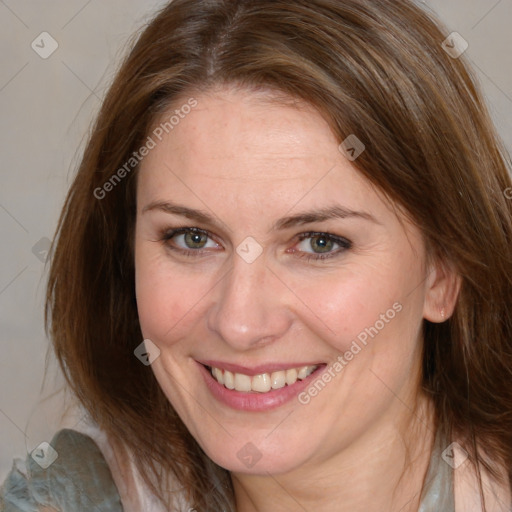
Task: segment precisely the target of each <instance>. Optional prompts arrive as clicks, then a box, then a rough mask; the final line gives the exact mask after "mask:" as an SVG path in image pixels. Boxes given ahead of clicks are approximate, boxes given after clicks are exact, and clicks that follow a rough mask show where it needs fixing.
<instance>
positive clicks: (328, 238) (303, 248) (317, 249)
mask: <svg viewBox="0 0 512 512" xmlns="http://www.w3.org/2000/svg"><path fill="white" fill-rule="evenodd" d="M299 239H300V242H299V243H298V244H297V245H296V246H295V247H296V250H294V251H293V252H301V253H302V254H298V256H299V257H301V258H306V259H326V258H331V257H334V256H336V255H338V254H339V253H342V252H344V251H345V250H347V249H350V248H351V247H352V243H351V242H350V241H349V240H347V239H346V238H343V237H339V236H336V235H331V234H329V233H302V234H301V235H299Z"/></svg>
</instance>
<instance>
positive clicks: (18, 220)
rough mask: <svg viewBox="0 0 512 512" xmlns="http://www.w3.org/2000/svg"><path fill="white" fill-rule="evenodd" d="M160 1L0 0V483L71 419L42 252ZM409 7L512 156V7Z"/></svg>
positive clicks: (430, 3) (475, 3) (493, 2)
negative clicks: (105, 101)
mask: <svg viewBox="0 0 512 512" xmlns="http://www.w3.org/2000/svg"><path fill="white" fill-rule="evenodd" d="M340 1H342V0H340ZM165 3H166V2H165V1H163V0H124V1H122V0H47V1H39V0H38V1H36V0H0V55H1V59H2V60H1V63H2V65H1V67H0V112H1V117H0V134H1V161H0V176H1V182H0V183H1V186H0V230H1V231H0V232H1V243H0V261H1V265H0V347H1V356H0V482H1V481H3V479H4V477H5V475H6V474H7V472H8V470H9V469H10V468H11V465H12V459H13V458H14V457H20V458H23V459H24V458H25V456H26V453H27V452H28V451H31V450H33V449H34V448H35V447H36V446H38V445H39V443H41V442H42V441H49V440H50V439H51V437H52V436H53V434H54V433H55V431H56V430H57V429H58V428H60V427H61V426H64V425H67V426H72V425H73V421H75V420H76V418H75V419H74V418H73V417H72V416H71V417H70V418H68V419H67V420H61V412H62V409H63V403H64V402H63V394H62V393H59V394H55V393H54V392H56V391H58V390H59V389H61V388H62V385H63V383H62V378H61V377H60V374H59V372H58V370H57V366H56V364H55V362H54V361H53V362H52V361H51V360H50V366H49V369H48V378H47V380H46V384H45V387H44V388H43V389H42V388H41V386H42V383H43V374H44V368H45V356H46V352H47V347H48V340H47V339H46V337H45V334H44V330H43V296H44V290H45V283H46V276H47V265H46V267H45V256H46V250H47V249H48V244H49V240H50V239H51V238H52V237H53V235H54V231H55V228H56V224H57V219H58V215H59V212H60V209H61V207H62V204H63V201H64V198H65V194H66V191H67V189H68V187H69V185H70V184H71V182H72V179H73V176H74V173H75V171H76V167H77V163H78V161H79V158H80V151H81V150H82V149H83V145H84V142H85V138H86V136H87V134H88V130H89V128H90V124H91V122H92V120H93V119H94V115H95V113H96V112H97V111H98V108H99V106H100V104H101V99H102V97H103V95H104V93H105V91H106V88H107V86H108V85H109V83H110V81H111V79H112V76H113V74H114V72H115V70H116V69H117V68H118V66H119V63H120V59H121V57H122V56H123V55H124V54H125V52H126V49H127V44H128V42H129V40H130V37H131V35H132V34H133V33H134V32H135V31H136V30H137V29H139V28H140V27H142V26H143V25H144V24H145V23H146V22H147V21H148V20H149V19H150V18H151V16H152V14H153V13H154V12H155V10H156V9H157V8H158V7H160V6H162V5H163V4H165ZM417 3H420V4H422V5H423V6H425V8H426V9H428V10H433V11H434V12H436V13H437V14H438V15H439V17H440V18H441V20H442V21H443V22H444V23H445V25H446V26H447V33H446V36H448V35H449V34H450V33H451V32H453V31H456V32H458V33H459V34H460V35H461V36H462V37H463V38H464V39H465V40H466V41H467V43H468V44H469V46H468V49H467V50H466V52H465V54H464V56H465V57H466V58H467V59H468V60H469V62H470V64H471V65H472V66H473V68H474V70H475V72H476V75H477V77H478V79H479V81H480V83H481V85H482V87H483V90H484V94H485V97H486V100H487V102H488V105H489V107H490V109H491V113H492V115H493V118H494V120H495V122H496V124H497V126H498V130H499V131H500V133H501V136H502V138H503V139H504V141H505V144H506V146H507V148H508V150H509V151H512V54H511V51H510V48H512V36H511V31H510V20H512V0H427V1H424V2H421V1H420V0H418V2H417ZM441 43H442V41H439V44H441ZM57 45H58V46H57ZM52 51H53V53H52ZM50 53H51V54H50ZM91 200H94V199H93V198H91ZM47 397H49V398H47ZM45 398H46V399H45ZM43 399H45V400H43Z"/></svg>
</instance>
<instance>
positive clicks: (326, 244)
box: [311, 237, 332, 252]
mask: <svg viewBox="0 0 512 512" xmlns="http://www.w3.org/2000/svg"><path fill="white" fill-rule="evenodd" d="M313 243H316V246H317V247H316V248H317V249H320V250H319V251H317V252H329V250H330V249H332V240H329V239H328V238H326V237H316V238H313V239H312V240H311V247H312V248H313V249H315V247H314V246H313Z"/></svg>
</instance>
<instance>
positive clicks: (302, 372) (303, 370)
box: [297, 366, 308, 380]
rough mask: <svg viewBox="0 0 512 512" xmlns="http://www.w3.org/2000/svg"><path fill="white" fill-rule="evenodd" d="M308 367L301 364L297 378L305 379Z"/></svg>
mask: <svg viewBox="0 0 512 512" xmlns="http://www.w3.org/2000/svg"><path fill="white" fill-rule="evenodd" d="M307 372H308V367H307V366H303V367H302V368H301V369H300V370H299V371H298V372H297V379H300V380H302V379H305V378H306V377H307V376H308V373H307Z"/></svg>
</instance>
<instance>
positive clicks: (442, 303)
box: [423, 259, 462, 323]
mask: <svg viewBox="0 0 512 512" xmlns="http://www.w3.org/2000/svg"><path fill="white" fill-rule="evenodd" d="M461 283H462V279H461V277H460V275H458V274H457V273H456V272H455V269H454V268H453V267H452V266H451V265H449V264H448V263H447V262H443V261H441V260H439V259H437V260H436V261H435V262H434V263H432V264H431V266H430V268H429V271H428V275H427V280H426V288H425V303H424V306H423V317H424V318H425V319H426V320H429V321H430V322H435V323H441V322H444V321H446V320H448V319H449V318H450V317H451V316H452V314H453V311H454V309H455V305H456V304H457V298H458V296H459V291H460V287H461Z"/></svg>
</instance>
